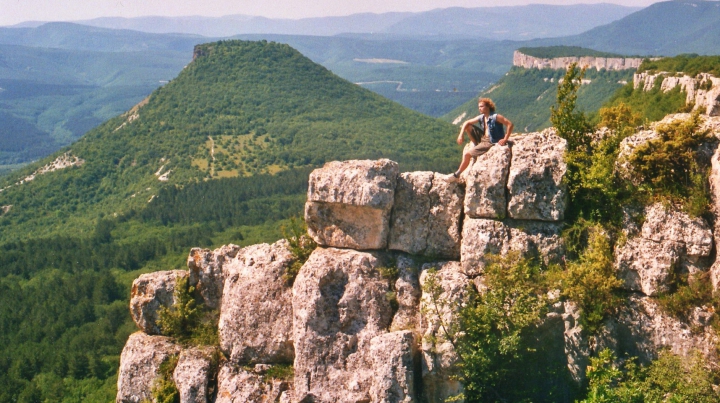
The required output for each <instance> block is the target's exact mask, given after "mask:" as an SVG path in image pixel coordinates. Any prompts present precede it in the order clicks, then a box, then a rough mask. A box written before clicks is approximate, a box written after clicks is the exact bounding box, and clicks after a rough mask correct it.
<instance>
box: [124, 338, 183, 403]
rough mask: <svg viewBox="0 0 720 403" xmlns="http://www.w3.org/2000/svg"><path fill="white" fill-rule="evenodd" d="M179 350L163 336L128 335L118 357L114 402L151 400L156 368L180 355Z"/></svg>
mask: <svg viewBox="0 0 720 403" xmlns="http://www.w3.org/2000/svg"><path fill="white" fill-rule="evenodd" d="M180 350H181V347H180V346H178V345H177V344H175V343H174V342H173V340H172V339H171V338H169V337H165V336H149V335H147V334H145V333H143V332H136V333H133V334H131V335H130V337H129V338H128V341H127V342H126V343H125V347H123V351H122V354H121V355H120V370H119V371H118V383H117V387H118V392H117V397H116V399H115V401H116V402H117V403H140V402H143V401H147V400H151V398H152V388H153V386H154V385H155V382H156V380H157V379H158V372H159V370H160V365H162V363H164V362H165V361H167V360H169V359H170V358H171V357H172V356H174V355H177V354H179V353H180Z"/></svg>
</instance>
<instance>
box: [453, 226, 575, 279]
mask: <svg viewBox="0 0 720 403" xmlns="http://www.w3.org/2000/svg"><path fill="white" fill-rule="evenodd" d="M561 229H562V224H560V223H554V222H542V221H518V220H505V221H496V220H488V219H484V218H465V220H464V221H463V237H462V246H461V250H460V261H461V262H462V268H463V272H464V273H465V274H467V275H469V276H476V275H479V274H481V273H482V272H483V271H484V269H485V265H486V264H487V261H488V260H487V255H489V254H493V255H505V254H507V253H508V252H509V251H518V252H520V253H521V254H522V255H523V256H526V257H537V258H540V259H541V260H542V261H543V263H545V264H550V263H558V262H559V261H560V260H561V259H562V257H563V255H564V253H565V247H564V244H563V241H562V237H561Z"/></svg>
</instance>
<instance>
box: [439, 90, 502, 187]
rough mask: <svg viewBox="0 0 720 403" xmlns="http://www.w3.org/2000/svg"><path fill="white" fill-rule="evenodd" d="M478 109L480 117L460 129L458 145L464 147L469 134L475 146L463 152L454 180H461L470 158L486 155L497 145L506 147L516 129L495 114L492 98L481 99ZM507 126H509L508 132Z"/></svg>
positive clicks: (469, 121) (466, 122)
mask: <svg viewBox="0 0 720 403" xmlns="http://www.w3.org/2000/svg"><path fill="white" fill-rule="evenodd" d="M478 109H479V110H480V115H478V116H475V117H474V118H472V119H468V120H466V121H465V122H464V123H463V124H462V126H461V127H460V134H459V135H458V138H457V143H458V144H460V145H462V144H463V142H464V134H465V133H467V135H468V137H469V138H470V141H472V143H473V146H472V147H469V148H468V149H467V151H465V152H463V159H462V162H461V163H460V167H459V168H458V170H457V171H455V173H453V174H452V176H451V177H450V179H452V180H458V179H459V178H460V174H461V173H462V172H463V171H464V170H465V168H467V167H468V165H470V158H475V157H479V156H481V155H483V154H485V153H486V152H488V150H490V147H492V146H494V145H495V144H500V145H501V146H504V145H505V144H507V141H508V138H509V137H510V134H511V133H512V130H513V127H514V126H513V124H512V122H511V121H509V120H508V119H507V118H506V117H504V116H503V115H500V114H498V113H495V103H494V102H493V101H492V100H491V99H490V98H480V99H479V100H478ZM505 126H507V131H506V130H505ZM485 134H487V135H485Z"/></svg>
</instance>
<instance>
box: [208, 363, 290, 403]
mask: <svg viewBox="0 0 720 403" xmlns="http://www.w3.org/2000/svg"><path fill="white" fill-rule="evenodd" d="M291 393H292V385H291V383H289V382H287V381H284V380H278V379H270V380H267V381H266V380H264V379H263V377H262V376H261V375H258V374H255V373H251V372H248V371H245V370H244V369H242V368H240V367H239V366H237V365H235V364H232V363H229V362H228V363H225V364H224V365H223V366H222V368H220V373H219V374H218V393H217V398H216V399H215V403H275V402H282V401H287V400H289V399H285V397H286V395H288V394H291Z"/></svg>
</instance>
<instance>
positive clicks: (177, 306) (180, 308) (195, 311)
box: [157, 277, 219, 345]
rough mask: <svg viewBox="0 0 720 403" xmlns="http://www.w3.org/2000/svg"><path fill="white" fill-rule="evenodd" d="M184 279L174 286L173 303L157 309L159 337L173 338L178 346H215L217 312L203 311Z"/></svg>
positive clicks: (192, 290)
mask: <svg viewBox="0 0 720 403" xmlns="http://www.w3.org/2000/svg"><path fill="white" fill-rule="evenodd" d="M188 281H189V280H188V278H187V277H178V278H177V281H176V283H175V293H174V298H175V303H174V304H173V305H172V306H171V307H169V308H168V307H161V308H160V310H159V312H158V320H157V322H158V325H159V326H160V329H161V330H162V334H164V335H167V336H170V337H175V338H177V339H178V341H180V342H181V343H186V344H192V345H218V343H219V342H218V333H217V323H218V312H217V311H216V310H205V309H204V305H203V304H202V303H198V299H199V298H197V297H196V296H195V295H194V294H195V287H192V286H190V285H188Z"/></svg>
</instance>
